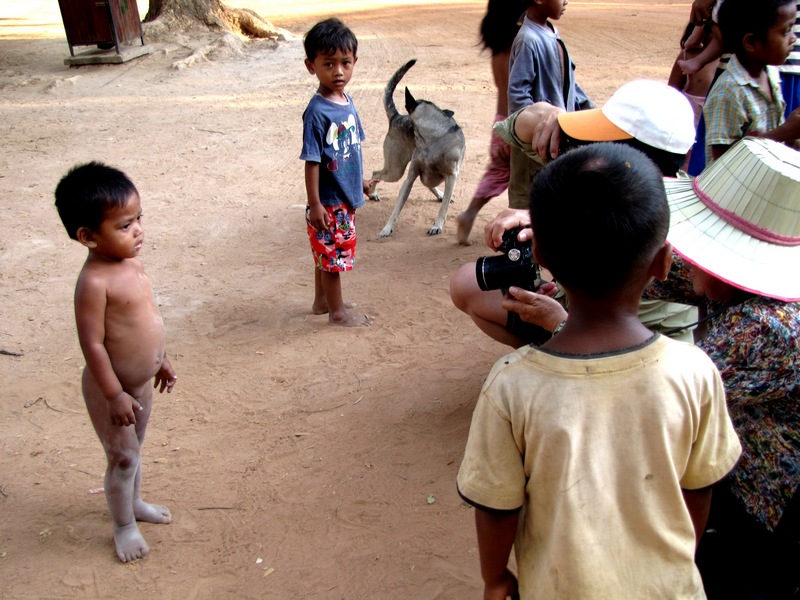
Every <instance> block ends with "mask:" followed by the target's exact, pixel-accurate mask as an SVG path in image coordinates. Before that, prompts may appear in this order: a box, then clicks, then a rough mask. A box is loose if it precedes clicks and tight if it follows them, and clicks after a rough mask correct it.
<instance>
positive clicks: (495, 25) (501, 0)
mask: <svg viewBox="0 0 800 600" xmlns="http://www.w3.org/2000/svg"><path fill="white" fill-rule="evenodd" d="M528 4H530V3H529V2H527V1H525V0H489V3H488V4H487V6H486V14H485V15H484V16H483V19H482V20H481V27H480V34H481V43H482V44H483V47H484V48H485V49H487V50H489V51H490V52H491V53H492V55H495V54H500V53H501V52H507V51H508V50H510V49H511V43H512V42H513V41H514V37H515V36H516V35H517V32H518V31H519V27H520V25H521V24H522V15H523V14H524V13H525V9H526V8H528Z"/></svg>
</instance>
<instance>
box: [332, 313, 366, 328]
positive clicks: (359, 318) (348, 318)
mask: <svg viewBox="0 0 800 600" xmlns="http://www.w3.org/2000/svg"><path fill="white" fill-rule="evenodd" d="M374 320H375V317H370V316H369V315H364V314H361V313H359V312H355V311H352V310H345V311H342V312H341V313H338V314H334V313H330V314H329V315H328V323H330V324H331V325H339V326H341V327H367V326H369V325H372V322H373V321H374Z"/></svg>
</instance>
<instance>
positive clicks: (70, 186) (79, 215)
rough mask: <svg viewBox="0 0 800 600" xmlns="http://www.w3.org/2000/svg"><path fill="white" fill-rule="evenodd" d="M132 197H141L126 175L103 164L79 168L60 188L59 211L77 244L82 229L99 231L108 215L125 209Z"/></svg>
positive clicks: (57, 206) (57, 200)
mask: <svg viewBox="0 0 800 600" xmlns="http://www.w3.org/2000/svg"><path fill="white" fill-rule="evenodd" d="M131 194H137V195H138V194H139V192H138V191H137V190H136V186H135V185H133V182H132V181H131V180H130V179H129V178H128V176H127V175H125V173H123V172H122V171H120V170H119V169H115V168H114V167H109V166H108V165H104V164H103V163H101V162H97V161H92V162H89V163H86V164H82V165H77V166H75V167H73V168H72V169H70V170H69V172H68V173H67V174H66V175H64V177H62V178H61V181H59V182H58V185H57V186H56V193H55V196H56V208H57V209H58V216H59V217H61V222H62V223H63V224H64V227H65V228H66V230H67V233H68V234H69V237H71V238H72V239H73V240H77V239H78V229H80V228H81V227H86V228H88V229H89V230H91V231H97V230H98V229H99V228H100V224H101V223H102V222H103V218H104V217H105V214H106V211H107V210H109V209H112V208H120V207H122V206H125V204H126V203H127V202H128V200H129V199H130V197H131Z"/></svg>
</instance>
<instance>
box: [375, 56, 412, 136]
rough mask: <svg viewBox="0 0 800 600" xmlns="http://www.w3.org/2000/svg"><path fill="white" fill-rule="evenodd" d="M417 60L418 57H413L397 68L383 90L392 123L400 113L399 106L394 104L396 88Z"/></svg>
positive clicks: (387, 111)
mask: <svg viewBox="0 0 800 600" xmlns="http://www.w3.org/2000/svg"><path fill="white" fill-rule="evenodd" d="M416 62H417V59H416V58H412V59H411V60H410V61H408V62H407V63H406V64H404V65H403V66H402V67H400V68H399V69H397V71H396V72H395V74H394V75H392V78H391V79H390V80H389V83H387V84H386V89H385V90H384V91H383V107H384V108H385V109H386V116H387V117H389V122H390V123H391V122H392V120H394V119H395V118H396V117H397V116H399V115H400V113H399V112H398V110H397V107H396V106H395V104H394V90H395V88H396V87H397V84H398V83H400V80H401V79H402V78H403V76H404V75H405V74H406V73H408V70H409V69H410V68H411V67H413V66H414V65H415V64H416Z"/></svg>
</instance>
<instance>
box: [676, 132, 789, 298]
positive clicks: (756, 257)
mask: <svg viewBox="0 0 800 600" xmlns="http://www.w3.org/2000/svg"><path fill="white" fill-rule="evenodd" d="M664 185H665V187H666V189H667V198H668V200H669V205H670V212H671V223H670V229H669V235H668V236H667V238H668V240H669V242H670V243H671V244H672V245H673V247H674V248H675V250H676V252H677V253H678V254H680V255H681V256H683V257H684V258H685V259H686V260H688V261H689V262H690V263H693V264H695V265H696V266H698V267H700V268H701V269H703V270H704V271H706V272H708V273H711V274H712V275H714V276H715V277H717V278H719V279H722V280H723V281H726V282H728V283H730V284H731V285H734V286H736V287H737V288H740V289H743V290H746V291H749V292H753V293H756V294H760V295H762V296H768V297H770V298H777V299H779V300H785V301H796V300H800V152H797V151H796V150H792V149H791V148H789V147H787V146H785V145H783V144H780V143H778V142H773V141H771V140H767V139H763V138H752V137H748V138H744V139H742V140H740V141H739V142H737V143H736V144H735V145H733V146H732V147H731V148H729V149H728V151H727V152H725V154H723V155H722V157H720V158H719V159H718V160H717V161H715V162H714V163H713V164H712V165H710V166H709V167H708V168H707V169H706V170H705V171H703V172H702V173H700V175H698V176H697V177H696V178H695V179H694V180H681V179H665V180H664Z"/></svg>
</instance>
